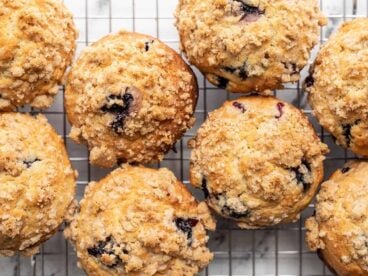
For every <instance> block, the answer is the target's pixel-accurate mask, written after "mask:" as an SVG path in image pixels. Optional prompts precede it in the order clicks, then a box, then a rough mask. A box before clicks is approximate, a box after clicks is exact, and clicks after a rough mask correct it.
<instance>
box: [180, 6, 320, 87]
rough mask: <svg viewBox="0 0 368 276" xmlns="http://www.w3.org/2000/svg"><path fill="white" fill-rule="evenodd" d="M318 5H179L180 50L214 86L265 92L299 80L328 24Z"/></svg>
mask: <svg viewBox="0 0 368 276" xmlns="http://www.w3.org/2000/svg"><path fill="white" fill-rule="evenodd" d="M318 2H319V1H318V0H302V1H301V0H272V1H271V0H215V1H214V0H179V4H178V7H177V10H176V26H177V28H178V31H179V35H180V40H181V47H182V50H183V52H184V53H185V54H186V56H187V57H188V59H189V61H190V62H191V63H192V64H194V65H196V66H197V67H198V68H199V69H200V70H201V71H202V72H203V73H205V74H206V76H207V78H208V79H209V81H211V82H212V83H213V84H215V85H217V86H220V87H222V88H226V89H227V90H229V91H232V92H242V93H250V92H258V93H263V92H266V93H267V92H268V91H267V90H269V89H276V88H280V87H282V85H281V83H284V82H290V81H297V80H298V79H299V71H300V70H301V69H302V68H303V67H304V66H305V65H306V64H307V61H308V58H309V54H310V51H311V49H312V48H313V47H314V46H315V45H316V44H317V42H318V38H319V27H320V26H322V25H324V24H325V22H326V20H325V17H324V16H323V15H322V14H321V12H320V9H319V6H318V4H319V3H318ZM199 14H200V16H198V15H199Z"/></svg>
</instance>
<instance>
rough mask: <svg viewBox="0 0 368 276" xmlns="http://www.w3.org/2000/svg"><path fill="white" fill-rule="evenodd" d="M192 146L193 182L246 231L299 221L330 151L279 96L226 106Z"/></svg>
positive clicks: (216, 113) (213, 203)
mask: <svg viewBox="0 0 368 276" xmlns="http://www.w3.org/2000/svg"><path fill="white" fill-rule="evenodd" d="M239 106H241V107H242V109H239ZM281 107H282V113H281V112H280V109H281ZM241 111H244V112H241ZM190 146H191V147H192V148H193V151H192V154H191V167H190V179H191V183H192V184H193V185H194V186H196V187H198V188H202V190H203V191H204V193H205V196H206V197H207V201H208V203H209V204H210V206H211V207H213V208H214V209H215V210H216V211H217V212H219V213H220V214H222V215H224V216H226V217H230V218H233V219H235V220H237V221H238V223H239V225H240V226H241V227H244V228H252V227H263V226H269V225H273V224H277V223H280V222H289V221H293V220H296V219H297V218H298V215H299V213H300V211H301V210H303V209H304V208H305V206H307V204H308V203H309V202H310V201H311V199H312V198H313V196H314V194H315V192H316V190H317V188H318V185H319V183H320V182H321V181H322V178H323V164H322V162H323V160H324V156H323V155H324V154H325V153H327V151H328V148H327V146H326V145H324V144H322V143H321V142H320V140H319V138H318V137H317V136H316V133H315V132H314V130H313V128H312V127H311V125H310V123H309V122H308V120H307V118H306V117H305V116H304V115H303V114H302V113H301V111H299V110H298V109H296V108H295V107H293V106H292V105H290V104H287V103H282V105H281V102H280V101H279V100H277V99H276V98H273V97H246V98H241V99H238V100H237V101H234V102H226V103H225V104H224V105H223V106H222V107H221V108H220V109H218V110H215V111H214V112H212V113H210V114H209V117H208V119H207V120H206V122H205V123H204V124H203V125H202V126H201V128H200V129H199V130H198V134H197V136H196V137H195V138H194V139H193V140H191V141H190Z"/></svg>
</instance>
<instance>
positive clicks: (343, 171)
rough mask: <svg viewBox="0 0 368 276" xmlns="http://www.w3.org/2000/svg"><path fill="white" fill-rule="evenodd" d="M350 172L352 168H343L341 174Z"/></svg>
mask: <svg viewBox="0 0 368 276" xmlns="http://www.w3.org/2000/svg"><path fill="white" fill-rule="evenodd" d="M348 171H350V168H349V167H345V168H342V169H341V172H342V173H347V172H348Z"/></svg>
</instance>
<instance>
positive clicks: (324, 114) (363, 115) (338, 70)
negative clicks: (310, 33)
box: [304, 18, 368, 156]
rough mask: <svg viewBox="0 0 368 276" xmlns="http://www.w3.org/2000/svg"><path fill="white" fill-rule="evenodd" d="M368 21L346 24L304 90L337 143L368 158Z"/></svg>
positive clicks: (323, 52) (318, 61)
mask: <svg viewBox="0 0 368 276" xmlns="http://www.w3.org/2000/svg"><path fill="white" fill-rule="evenodd" d="M367 45H368V18H362V19H355V20H353V21H350V22H346V23H344V24H343V25H342V27H341V28H340V29H339V30H338V32H337V33H336V34H334V35H332V37H331V38H330V39H329V41H328V42H327V43H326V44H325V45H324V46H323V48H322V50H321V51H320V52H319V54H318V57H317V59H316V61H315V63H314V66H313V67H312V69H311V73H310V76H309V77H308V78H307V79H306V81H305V84H304V87H305V90H306V91H307V92H309V97H308V98H309V103H310V105H311V106H312V108H313V111H314V115H315V116H316V117H317V119H318V121H319V122H320V124H321V125H322V126H323V127H325V128H326V129H327V130H328V131H329V132H330V133H331V134H332V135H333V137H334V138H335V139H336V142H337V143H338V144H339V145H341V146H343V147H345V148H348V149H350V150H352V151H353V152H354V153H356V154H359V155H364V156H368V81H367V76H368V47H367Z"/></svg>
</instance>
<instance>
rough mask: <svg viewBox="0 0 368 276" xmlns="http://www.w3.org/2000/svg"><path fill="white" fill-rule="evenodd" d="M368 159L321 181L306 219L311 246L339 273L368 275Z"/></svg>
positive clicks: (351, 164) (348, 165)
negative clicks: (308, 216) (315, 200)
mask: <svg viewBox="0 0 368 276" xmlns="http://www.w3.org/2000/svg"><path fill="white" fill-rule="evenodd" d="M367 178H368V162H366V161H352V162H349V163H347V164H346V165H345V167H344V168H343V169H341V170H338V171H336V172H335V173H334V174H333V175H332V176H331V178H330V179H329V180H328V181H326V182H325V183H323V184H322V185H321V190H320V192H319V194H318V195H317V202H316V213H315V215H314V216H313V217H311V218H309V219H308V220H307V221H306V228H307V237H306V242H307V245H308V247H309V248H310V249H311V250H313V251H317V252H318V254H319V256H320V257H321V259H322V260H323V261H324V262H325V263H326V264H327V265H328V266H329V267H330V269H331V271H334V272H335V273H336V274H337V275H368V223H367V214H368V212H367V211H368V203H367V202H368V200H367V198H368V182H367Z"/></svg>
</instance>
